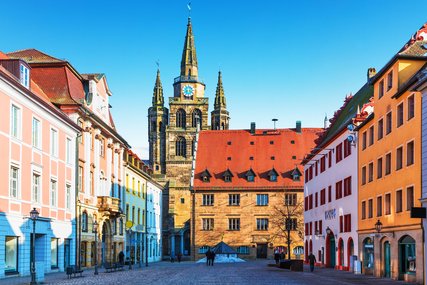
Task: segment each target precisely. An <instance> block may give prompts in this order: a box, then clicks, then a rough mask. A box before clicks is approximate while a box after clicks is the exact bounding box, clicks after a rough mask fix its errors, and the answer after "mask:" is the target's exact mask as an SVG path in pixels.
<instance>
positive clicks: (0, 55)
mask: <svg viewBox="0 0 427 285" xmlns="http://www.w3.org/2000/svg"><path fill="white" fill-rule="evenodd" d="M8 58H9V57H8V56H7V55H6V54H4V53H2V52H1V51H0V59H8Z"/></svg>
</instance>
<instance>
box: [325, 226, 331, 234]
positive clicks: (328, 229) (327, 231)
mask: <svg viewBox="0 0 427 285" xmlns="http://www.w3.org/2000/svg"><path fill="white" fill-rule="evenodd" d="M331 232H332V231H331V229H330V228H329V226H328V227H326V234H327V235H330V234H331Z"/></svg>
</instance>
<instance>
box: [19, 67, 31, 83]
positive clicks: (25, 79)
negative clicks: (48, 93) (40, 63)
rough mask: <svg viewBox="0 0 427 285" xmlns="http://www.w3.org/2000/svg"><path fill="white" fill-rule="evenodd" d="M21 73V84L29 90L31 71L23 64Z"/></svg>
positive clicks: (20, 69)
mask: <svg viewBox="0 0 427 285" xmlns="http://www.w3.org/2000/svg"><path fill="white" fill-rule="evenodd" d="M19 73H20V82H21V84H22V85H24V86H25V87H27V88H28V87H29V86H30V71H29V70H28V68H27V67H26V66H24V65H23V64H21V65H20V67H19Z"/></svg>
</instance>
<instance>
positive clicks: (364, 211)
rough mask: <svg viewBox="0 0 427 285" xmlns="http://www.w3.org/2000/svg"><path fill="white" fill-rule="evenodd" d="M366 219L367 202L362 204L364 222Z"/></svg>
mask: <svg viewBox="0 0 427 285" xmlns="http://www.w3.org/2000/svg"><path fill="white" fill-rule="evenodd" d="M364 219H366V202H365V201H363V202H362V220H364Z"/></svg>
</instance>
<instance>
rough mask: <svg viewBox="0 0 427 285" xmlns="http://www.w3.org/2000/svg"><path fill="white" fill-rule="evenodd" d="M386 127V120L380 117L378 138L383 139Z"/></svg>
mask: <svg viewBox="0 0 427 285" xmlns="http://www.w3.org/2000/svg"><path fill="white" fill-rule="evenodd" d="M383 129H384V120H383V119H380V120H379V121H378V130H377V131H378V140H380V139H382V138H383V136H384V133H383V131H384V130H383Z"/></svg>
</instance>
